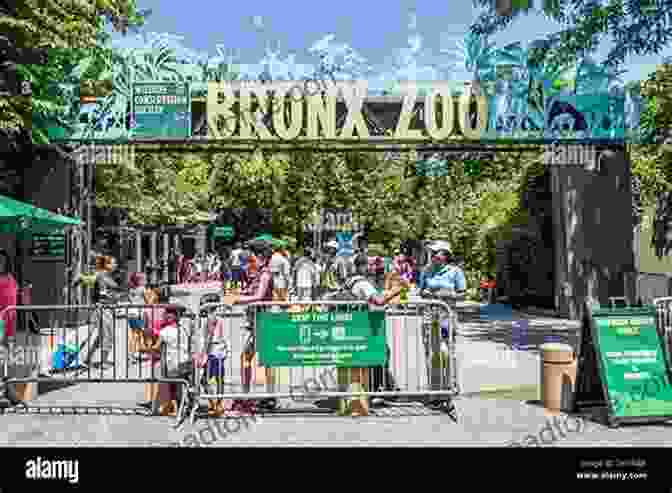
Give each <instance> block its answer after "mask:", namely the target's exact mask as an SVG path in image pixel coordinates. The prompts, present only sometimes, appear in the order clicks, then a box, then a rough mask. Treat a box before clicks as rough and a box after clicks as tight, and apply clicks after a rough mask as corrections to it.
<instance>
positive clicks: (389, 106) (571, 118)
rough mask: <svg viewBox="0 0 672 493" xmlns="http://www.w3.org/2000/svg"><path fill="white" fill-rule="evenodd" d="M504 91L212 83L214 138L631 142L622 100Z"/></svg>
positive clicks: (441, 85) (209, 110)
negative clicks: (533, 98)
mask: <svg viewBox="0 0 672 493" xmlns="http://www.w3.org/2000/svg"><path fill="white" fill-rule="evenodd" d="M484 88H485V89H484ZM505 96H506V95H502V94H499V95H498V94H496V93H494V94H493V93H492V88H490V87H489V86H488V85H486V86H484V87H481V86H480V85H479V84H472V83H469V82H466V83H462V84H460V85H458V86H456V84H455V83H454V82H449V81H433V82H431V83H430V84H427V83H423V84H420V83H419V82H415V81H408V82H406V83H400V90H399V91H397V92H396V94H395V95H383V96H376V95H370V94H369V92H368V83H367V82H366V81H345V82H339V81H334V82H330V83H324V84H322V85H321V86H320V87H318V89H317V90H315V91H310V92H309V87H308V85H307V84H305V83H301V82H291V81H288V82H272V83H261V82H256V81H252V82H209V83H208V85H207V97H206V109H205V111H206V115H207V127H208V128H207V137H209V138H213V139H224V140H231V141H236V140H238V141H241V140H253V139H254V140H258V141H269V142H272V141H275V142H278V141H302V140H303V141H317V140H324V141H346V140H355V141H383V142H385V141H397V142H398V141H407V142H408V143H410V141H416V142H417V141H425V143H427V142H428V141H444V142H447V141H463V142H465V143H466V142H468V141H471V142H484V141H493V142H494V141H497V142H502V141H505V140H507V141H509V142H510V143H513V144H520V143H528V144H532V142H533V141H537V142H536V143H537V144H540V143H550V142H553V141H556V140H565V141H574V142H577V143H578V141H584V142H585V141H607V142H611V143H615V142H617V141H622V140H624V137H625V134H626V132H625V130H626V129H625V119H624V113H623V110H624V100H623V99H622V98H612V97H611V96H610V95H609V94H607V93H597V94H582V95H580V96H577V95H567V94H551V93H549V94H548V95H545V96H543V97H542V99H543V103H540V104H537V105H536V106H534V107H529V108H526V107H525V105H524V104H522V103H521V101H518V99H520V98H519V97H518V96H516V95H513V94H509V96H510V97H505ZM527 110H529V111H527ZM512 128H516V129H518V130H515V131H512ZM372 130H373V131H372ZM372 133H373V135H372Z"/></svg>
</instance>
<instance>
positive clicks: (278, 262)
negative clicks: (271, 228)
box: [270, 253, 291, 289]
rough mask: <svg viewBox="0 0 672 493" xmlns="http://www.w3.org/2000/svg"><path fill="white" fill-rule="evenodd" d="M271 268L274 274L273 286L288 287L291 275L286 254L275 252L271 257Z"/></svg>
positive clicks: (276, 287) (278, 287)
mask: <svg viewBox="0 0 672 493" xmlns="http://www.w3.org/2000/svg"><path fill="white" fill-rule="evenodd" d="M270 268H271V273H272V274H273V287H274V288H275V289H288V288H289V284H290V276H291V273H290V270H291V269H290V265H289V260H287V258H286V257H285V256H284V255H281V254H279V253H274V254H273V256H272V257H271V265H270Z"/></svg>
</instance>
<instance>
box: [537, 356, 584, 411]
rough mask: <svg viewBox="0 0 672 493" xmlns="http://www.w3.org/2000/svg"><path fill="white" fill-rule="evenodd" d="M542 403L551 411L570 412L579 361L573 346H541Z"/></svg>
mask: <svg viewBox="0 0 672 493" xmlns="http://www.w3.org/2000/svg"><path fill="white" fill-rule="evenodd" d="M540 349H541V365H542V375H541V390H540V393H541V401H542V403H543V405H544V407H545V408H546V409H549V410H551V411H565V412H568V411H570V408H571V403H572V402H571V401H572V396H573V392H574V383H575V381H576V368H577V361H576V357H575V355H574V351H573V350H572V348H571V346H569V345H567V344H561V343H546V344H543V345H542V346H541V348H540Z"/></svg>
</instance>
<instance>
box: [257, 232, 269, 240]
mask: <svg viewBox="0 0 672 493" xmlns="http://www.w3.org/2000/svg"><path fill="white" fill-rule="evenodd" d="M254 241H273V235H270V234H268V233H264V234H261V235H259V236H257V237H256V238H255V239H254Z"/></svg>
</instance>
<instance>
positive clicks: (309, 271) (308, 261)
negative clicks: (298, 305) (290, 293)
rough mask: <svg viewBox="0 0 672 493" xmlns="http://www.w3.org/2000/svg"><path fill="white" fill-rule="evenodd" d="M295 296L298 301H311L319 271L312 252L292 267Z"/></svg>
mask: <svg viewBox="0 0 672 493" xmlns="http://www.w3.org/2000/svg"><path fill="white" fill-rule="evenodd" d="M294 277H295V283H296V291H297V292H296V294H297V297H298V298H299V300H300V301H311V300H312V299H313V297H314V296H315V286H317V284H318V282H319V270H318V267H317V263H316V262H315V254H314V253H313V252H312V251H309V252H307V254H306V255H304V256H302V257H300V258H299V259H297V261H296V264H295V265H294Z"/></svg>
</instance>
